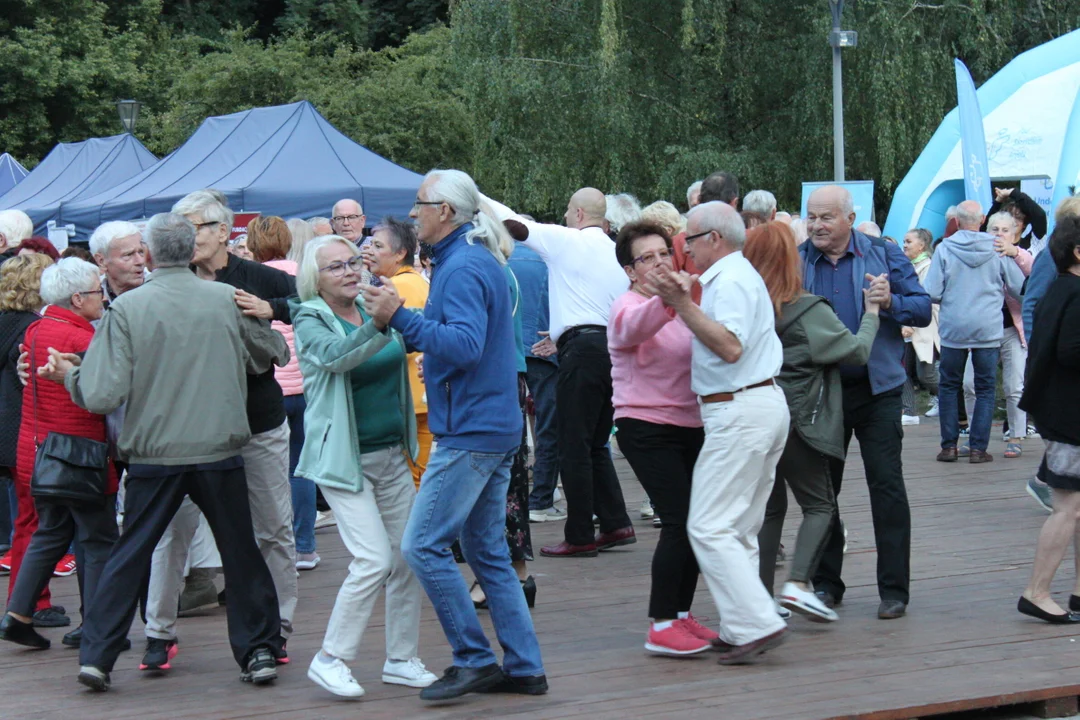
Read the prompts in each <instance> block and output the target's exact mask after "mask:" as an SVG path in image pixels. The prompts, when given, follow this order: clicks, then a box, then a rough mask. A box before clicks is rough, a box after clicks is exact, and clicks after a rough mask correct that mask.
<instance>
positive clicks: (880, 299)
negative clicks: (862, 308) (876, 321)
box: [863, 273, 892, 315]
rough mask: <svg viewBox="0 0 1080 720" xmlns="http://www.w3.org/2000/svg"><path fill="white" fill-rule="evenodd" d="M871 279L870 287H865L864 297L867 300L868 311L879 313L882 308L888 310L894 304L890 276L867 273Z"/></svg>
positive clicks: (868, 278) (867, 277)
mask: <svg viewBox="0 0 1080 720" xmlns="http://www.w3.org/2000/svg"><path fill="white" fill-rule="evenodd" d="M866 279H867V280H869V281H870V287H869V288H863V299H864V300H865V302H866V312H868V313H873V314H875V315H877V314H878V313H879V312H880V311H881V310H882V309H885V310H888V309H889V307H890V306H891V305H892V288H891V287H890V286H889V276H888V275H886V274H885V273H882V274H881V275H871V274H870V273H867V274H866Z"/></svg>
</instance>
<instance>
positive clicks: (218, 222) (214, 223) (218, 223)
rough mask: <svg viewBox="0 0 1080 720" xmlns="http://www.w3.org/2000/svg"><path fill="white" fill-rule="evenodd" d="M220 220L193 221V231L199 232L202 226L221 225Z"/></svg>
mask: <svg viewBox="0 0 1080 720" xmlns="http://www.w3.org/2000/svg"><path fill="white" fill-rule="evenodd" d="M222 224H223V223H222V222H221V221H220V220H211V221H210V222H201V223H195V232H199V231H200V230H202V229H203V228H207V227H213V226H214V225H222Z"/></svg>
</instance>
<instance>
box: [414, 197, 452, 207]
mask: <svg viewBox="0 0 1080 720" xmlns="http://www.w3.org/2000/svg"><path fill="white" fill-rule="evenodd" d="M443 203H446V201H445V200H419V199H418V200H417V201H416V202H414V203H413V210H419V209H420V206H421V205H442V204H443ZM446 204H449V203H446Z"/></svg>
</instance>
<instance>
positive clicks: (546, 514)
mask: <svg viewBox="0 0 1080 720" xmlns="http://www.w3.org/2000/svg"><path fill="white" fill-rule="evenodd" d="M565 519H566V512H565V511H564V510H560V509H559V508H557V507H555V506H554V505H552V506H551V507H549V508H548V509H547V510H530V511H529V522H549V521H552V520H565Z"/></svg>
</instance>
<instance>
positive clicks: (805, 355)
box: [776, 295, 900, 460]
mask: <svg viewBox="0 0 1080 720" xmlns="http://www.w3.org/2000/svg"><path fill="white" fill-rule="evenodd" d="M879 324H880V321H879V318H878V316H877V315H874V314H872V313H864V314H863V318H862V324H861V325H860V326H859V334H858V335H852V334H851V333H850V332H849V331H848V329H847V326H845V325H844V323H842V322H841V321H840V318H838V317H837V316H836V312H835V311H833V309H832V306H831V305H829V303H828V302H827V301H826V300H825V298H821V297H818V296H817V295H803V296H802V297H800V298H799V299H798V300H795V301H794V302H790V303H788V304H787V305H785V306H784V307H783V308H782V309H781V312H780V317H779V319H777V321H776V334H777V335H779V336H780V342H781V344H782V345H783V346H784V364H783V366H782V367H781V368H780V374H779V375H778V376H777V377H776V382H777V383H779V385H780V387H781V388H783V390H784V395H786V396H787V401H788V408H789V409H790V411H791V429H792V431H793V432H797V433H799V436H800V437H802V439H803V440H805V441H806V443H807V444H808V445H809V446H810V447H812V448H814V449H815V450H817V451H818V452H820V453H823V454H825V455H828V456H829V457H834V458H837V459H840V460H842V459H843V458H844V397H843V390H842V388H841V387H840V369H839V368H838V367H837V365H838V364H841V363H842V364H844V365H865V364H866V361H867V359H868V358H869V357H870V348H871V347H873V344H874V336H875V335H877V331H878V325H879ZM896 421H897V422H900V418H897V419H896Z"/></svg>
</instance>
